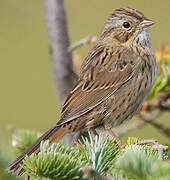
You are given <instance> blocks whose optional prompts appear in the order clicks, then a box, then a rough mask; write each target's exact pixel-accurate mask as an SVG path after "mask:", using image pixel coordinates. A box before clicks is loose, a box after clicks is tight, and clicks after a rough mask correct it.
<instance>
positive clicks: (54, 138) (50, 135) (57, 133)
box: [8, 124, 69, 176]
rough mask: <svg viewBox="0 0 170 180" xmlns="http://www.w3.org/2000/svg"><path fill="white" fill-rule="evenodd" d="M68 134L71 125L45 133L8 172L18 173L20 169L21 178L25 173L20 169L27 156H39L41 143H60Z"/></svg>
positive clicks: (56, 127) (55, 127) (53, 128)
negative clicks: (46, 141)
mask: <svg viewBox="0 0 170 180" xmlns="http://www.w3.org/2000/svg"><path fill="white" fill-rule="evenodd" d="M68 132H69V124H63V125H61V126H54V127H52V128H51V129H49V130H48V131H47V132H46V133H44V134H43V135H42V136H41V137H40V138H39V139H38V140H37V141H36V142H35V143H34V144H33V145H31V146H30V147H29V148H28V149H27V150H25V151H24V152H23V153H22V154H21V155H20V156H19V157H18V158H17V159H16V160H15V161H14V162H13V163H12V164H10V166H9V167H8V170H9V171H12V172H16V171H17V170H18V169H19V172H18V175H19V176H21V175H22V174H23V173H24V172H25V171H24V169H21V168H20V167H21V165H22V164H23V160H24V158H25V156H26V155H28V156H29V155H31V154H32V153H35V154H38V153H39V151H40V143H41V141H45V140H49V142H50V144H51V143H53V142H58V141H59V140H60V139H62V138H63V136H64V135H65V134H67V133H68Z"/></svg>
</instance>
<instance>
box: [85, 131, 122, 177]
mask: <svg viewBox="0 0 170 180" xmlns="http://www.w3.org/2000/svg"><path fill="white" fill-rule="evenodd" d="M89 137H90V142H89V141H88V139H87V138H86V139H83V142H84V144H85V148H86V150H87V151H85V150H84V151H85V152H86V157H87V161H88V162H89V164H91V165H92V167H93V168H94V170H96V171H98V172H100V173H103V174H106V173H107V172H108V171H109V169H110V168H111V167H112V166H113V163H114V160H115V157H116V155H117V154H118V152H119V151H120V147H119V145H118V144H117V143H116V141H115V140H114V139H109V138H108V136H105V137H102V135H99V136H95V138H94V140H93V138H92V136H91V134H90V133H89Z"/></svg>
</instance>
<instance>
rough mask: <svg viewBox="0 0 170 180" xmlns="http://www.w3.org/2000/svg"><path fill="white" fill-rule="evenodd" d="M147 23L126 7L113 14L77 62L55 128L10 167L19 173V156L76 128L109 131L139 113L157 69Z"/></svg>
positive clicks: (150, 22)
mask: <svg viewBox="0 0 170 180" xmlns="http://www.w3.org/2000/svg"><path fill="white" fill-rule="evenodd" d="M152 24H153V21H151V20H149V19H147V18H146V17H145V16H144V15H143V14H142V13H141V12H139V11H137V10H135V9H131V8H119V9H116V10H115V11H114V12H113V14H111V16H110V17H109V18H108V20H107V22H106V23H105V25H104V28H103V30H102V32H101V34H100V36H99V38H98V40H97V42H96V44H95V45H94V47H93V48H92V49H91V50H90V52H89V54H88V55H87V57H86V58H85V60H84V61H83V64H82V66H81V70H80V78H79V81H78V83H77V85H76V86H75V88H74V89H73V90H72V91H71V92H70V95H69V96H68V98H67V100H66V102H65V103H64V105H63V108H62V115H61V118H60V120H59V121H58V122H57V124H56V125H55V126H54V127H52V128H51V129H49V130H48V131H47V132H46V133H45V134H43V135H42V136H41V137H40V138H39V139H38V140H37V141H36V142H35V143H34V144H33V145H32V146H31V147H29V148H28V149H27V150H26V151H25V152H23V154H21V155H20V156H19V157H18V158H17V159H16V160H15V161H14V162H13V163H12V164H11V165H10V166H9V171H13V172H16V171H17V170H18V171H19V173H18V175H22V174H23V173H24V169H22V168H20V165H22V163H23V159H24V158H25V155H28V156H29V155H31V154H32V153H36V154H37V153H38V152H39V148H40V143H41V141H45V140H49V142H50V143H53V142H57V141H59V140H60V139H61V138H62V137H63V136H64V135H66V134H67V133H70V132H76V131H79V130H82V129H86V130H97V129H98V128H104V129H105V130H107V131H108V132H110V133H111V134H113V135H114V132H113V131H112V130H111V128H113V127H115V126H117V125H120V124H121V123H123V122H124V121H126V120H128V119H130V118H132V116H133V115H134V114H135V113H137V112H138V111H139V109H140V108H141V106H142V103H143V102H144V100H145V99H146V97H147V96H148V94H149V92H150V90H151V88H152V86H153V85H154V82H155V80H156V78H157V73H158V67H157V61H156V58H155V55H154V53H153V50H152V48H151V44H150V37H149V30H148V27H149V26H151V25H152Z"/></svg>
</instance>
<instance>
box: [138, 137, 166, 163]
mask: <svg viewBox="0 0 170 180" xmlns="http://www.w3.org/2000/svg"><path fill="white" fill-rule="evenodd" d="M144 144H153V148H154V149H155V150H157V151H158V155H159V159H160V160H163V153H164V151H167V150H168V148H169V147H168V146H164V145H162V144H159V143H158V142H157V141H155V140H153V139H145V140H143V141H141V142H138V143H137V145H144Z"/></svg>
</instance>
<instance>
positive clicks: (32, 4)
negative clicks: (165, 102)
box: [0, 0, 170, 144]
mask: <svg viewBox="0 0 170 180" xmlns="http://www.w3.org/2000/svg"><path fill="white" fill-rule="evenodd" d="M65 4H66V9H67V15H68V23H69V33H70V38H71V42H74V41H76V40H79V39H81V38H83V37H86V36H87V35H93V34H98V33H99V32H100V31H101V28H102V27H103V24H104V22H105V20H106V18H107V17H108V15H109V14H110V13H112V12H113V10H114V9H115V8H118V7H122V6H129V7H133V8H136V9H138V10H140V11H142V12H143V13H144V14H145V15H146V16H147V17H148V18H151V19H153V20H154V21H155V22H156V24H155V25H154V26H153V27H152V29H151V40H152V45H153V48H154V50H155V51H157V50H160V46H161V44H162V43H165V44H167V45H170V23H169V18H170V1H169V0H163V1H155V0H143V1H139V0H100V1H99V0H84V1H83V0H67V1H65ZM88 50H89V46H86V47H82V48H80V49H78V50H77V51H76V52H77V53H78V54H79V55H80V57H82V58H84V57H85V56H86V54H87V52H88ZM0 83H1V85H0V140H1V141H4V142H5V143H6V144H9V142H10V136H11V135H10V132H9V131H8V126H9V125H12V126H14V127H17V128H24V129H32V130H36V131H41V132H44V131H45V130H47V129H48V128H49V127H51V126H52V125H53V124H55V123H56V121H57V120H58V119H59V115H60V110H59V108H58V103H57V97H56V89H55V84H54V82H53V79H52V73H51V60H50V56H49V46H48V37H47V31H46V25H45V15H44V1H35V0H15V1H13V0H0ZM158 121H160V122H162V121H164V123H165V124H166V125H167V126H169V127H170V123H169V122H170V114H168V113H164V115H163V116H161V117H160V118H159V119H158ZM128 136H139V137H141V138H155V139H157V140H161V141H163V142H168V139H167V138H165V137H164V136H162V135H161V134H160V133H159V132H157V130H155V129H153V128H152V127H151V126H149V125H148V126H146V127H144V128H142V129H137V130H135V131H133V132H131V133H129V134H128Z"/></svg>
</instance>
